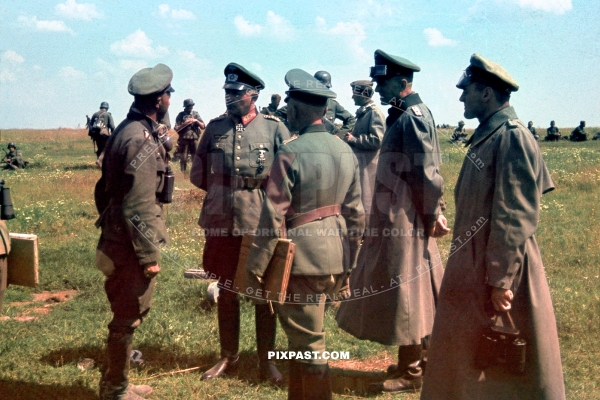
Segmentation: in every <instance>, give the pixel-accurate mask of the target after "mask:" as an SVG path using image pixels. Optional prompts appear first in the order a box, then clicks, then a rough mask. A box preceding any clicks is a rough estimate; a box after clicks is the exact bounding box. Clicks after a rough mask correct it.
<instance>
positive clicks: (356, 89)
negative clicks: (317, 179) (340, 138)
mask: <svg viewBox="0 0 600 400" xmlns="http://www.w3.org/2000/svg"><path fill="white" fill-rule="evenodd" d="M350 87H351V88H352V99H353V100H354V104H355V105H357V106H359V108H358V110H356V124H355V125H354V128H352V132H347V133H346V134H345V136H344V140H345V141H346V142H347V143H348V144H349V145H350V147H352V150H353V151H354V154H356V158H357V159H358V165H359V169H360V187H361V190H362V202H363V207H364V208H365V216H366V217H365V223H366V225H368V222H369V216H370V214H371V203H372V202H373V189H374V188H375V174H376V172H377V161H378V160H379V149H380V148H381V141H382V140H383V134H384V133H385V116H384V115H383V112H381V110H380V109H379V107H377V105H375V103H374V102H373V99H372V97H373V93H375V91H374V90H373V82H372V81H370V80H358V81H354V82H352V83H351V84H350Z"/></svg>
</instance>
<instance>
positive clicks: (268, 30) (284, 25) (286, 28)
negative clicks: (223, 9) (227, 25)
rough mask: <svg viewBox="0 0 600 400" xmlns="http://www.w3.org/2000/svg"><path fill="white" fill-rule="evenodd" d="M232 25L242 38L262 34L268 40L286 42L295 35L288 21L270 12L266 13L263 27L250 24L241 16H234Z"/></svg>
mask: <svg viewBox="0 0 600 400" xmlns="http://www.w3.org/2000/svg"><path fill="white" fill-rule="evenodd" d="M233 23H234V24H235V27H236V28H237V30H238V32H239V34H240V35H242V36H257V35H260V34H261V33H264V34H265V35H268V37H269V38H270V39H275V40H280V41H287V40H290V39H292V38H293V37H294V35H295V33H296V30H295V29H294V26H293V25H292V23H291V22H290V21H288V20H287V19H285V18H283V17H282V16H281V15H278V14H275V13H274V12H273V11H270V10H269V11H267V19H266V21H265V23H264V25H261V24H255V23H252V22H250V21H248V20H247V19H246V18H244V17H242V16H241V15H238V16H236V17H235V18H234V19H233Z"/></svg>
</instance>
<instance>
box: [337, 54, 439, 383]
mask: <svg viewBox="0 0 600 400" xmlns="http://www.w3.org/2000/svg"><path fill="white" fill-rule="evenodd" d="M418 71H420V68H419V67H418V66H417V65H415V64H413V63H412V62H410V61H408V60H406V59H404V58H402V57H398V56H393V55H390V54H387V53H385V52H383V51H382V50H377V51H376V52H375V67H372V71H371V77H372V78H373V79H374V80H375V81H376V82H377V87H376V91H377V92H379V94H380V96H381V101H382V103H383V104H389V105H391V107H390V109H389V111H388V113H389V116H388V118H387V120H386V125H387V130H386V132H385V135H384V137H383V142H382V144H381V151H380V155H379V163H378V165H377V175H376V183H375V197H374V198H373V204H372V214H371V216H370V220H369V221H370V222H369V226H367V229H366V231H365V239H364V242H363V245H362V247H361V251H360V254H359V258H358V264H357V267H356V269H355V270H354V271H352V275H351V277H350V288H351V293H352V296H351V298H350V299H349V300H347V301H344V302H342V305H341V306H340V309H339V312H338V315H337V321H338V323H339V326H340V328H342V329H344V330H345V331H347V332H348V333H350V334H352V335H354V336H356V337H357V338H359V339H368V340H372V341H375V342H378V343H381V344H384V345H394V346H399V350H398V364H397V365H396V366H393V367H392V368H390V375H389V376H388V377H387V379H386V380H385V381H384V382H383V383H381V384H378V385H373V387H372V389H373V390H378V391H386V392H400V391H404V390H413V389H416V388H419V387H420V386H421V384H422V374H423V358H424V357H423V356H422V350H423V344H426V338H427V336H428V335H429V334H430V333H431V329H432V327H433V318H434V316H435V306H436V299H437V294H438V290H439V286H440V284H441V280H442V275H443V267H442V263H441V259H440V253H439V251H438V248H437V244H436V241H435V239H434V237H437V236H442V235H444V234H446V233H447V232H449V230H448V228H447V227H446V219H445V218H444V216H443V215H442V203H443V199H442V194H443V185H444V180H443V179H442V176H441V175H440V172H439V165H440V161H441V159H440V153H439V143H438V138H437V133H436V129H435V122H434V120H433V116H432V115H431V112H430V111H429V108H427V106H426V105H425V104H424V103H423V101H422V100H421V98H420V97H419V95H418V94H417V93H416V92H414V91H413V90H412V81H413V74H414V73H415V72H418Z"/></svg>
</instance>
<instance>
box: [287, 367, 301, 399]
mask: <svg viewBox="0 0 600 400" xmlns="http://www.w3.org/2000/svg"><path fill="white" fill-rule="evenodd" d="M289 368H290V376H289V386H288V400H303V399H304V390H303V384H302V378H303V376H304V374H303V371H304V370H303V368H302V363H299V362H298V361H295V360H290V361H289Z"/></svg>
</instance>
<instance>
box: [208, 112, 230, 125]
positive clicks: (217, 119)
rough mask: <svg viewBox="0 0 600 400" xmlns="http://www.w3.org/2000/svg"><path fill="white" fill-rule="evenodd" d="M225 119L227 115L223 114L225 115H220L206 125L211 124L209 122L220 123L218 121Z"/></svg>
mask: <svg viewBox="0 0 600 400" xmlns="http://www.w3.org/2000/svg"><path fill="white" fill-rule="evenodd" d="M225 117H227V113H225V114H221V115H219V116H218V117H217V118H213V119H211V120H210V121H209V122H208V123H209V124H210V123H211V122H213V121H220V120H222V119H225Z"/></svg>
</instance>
